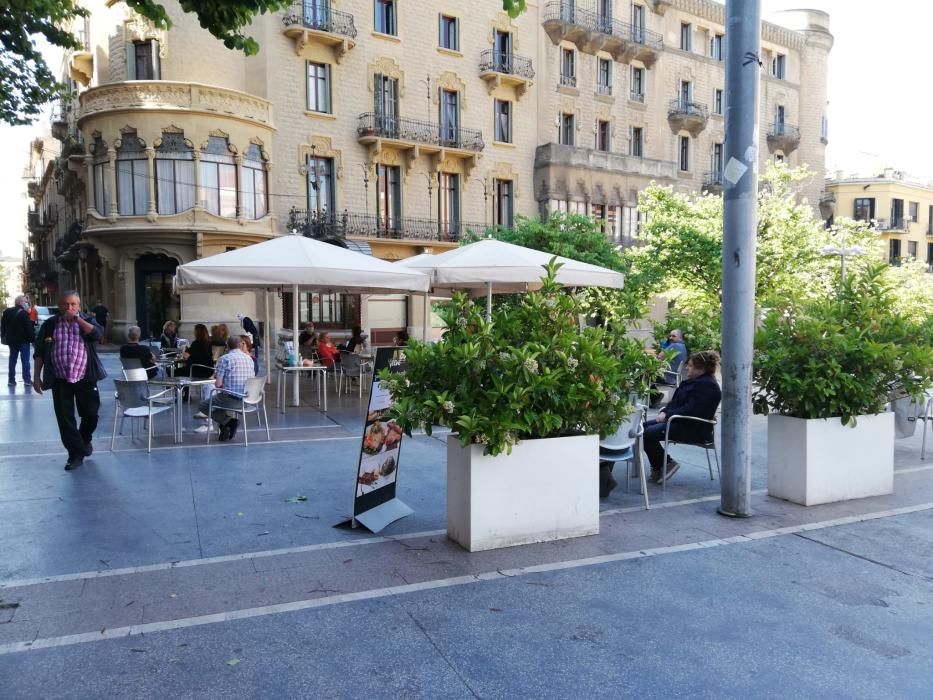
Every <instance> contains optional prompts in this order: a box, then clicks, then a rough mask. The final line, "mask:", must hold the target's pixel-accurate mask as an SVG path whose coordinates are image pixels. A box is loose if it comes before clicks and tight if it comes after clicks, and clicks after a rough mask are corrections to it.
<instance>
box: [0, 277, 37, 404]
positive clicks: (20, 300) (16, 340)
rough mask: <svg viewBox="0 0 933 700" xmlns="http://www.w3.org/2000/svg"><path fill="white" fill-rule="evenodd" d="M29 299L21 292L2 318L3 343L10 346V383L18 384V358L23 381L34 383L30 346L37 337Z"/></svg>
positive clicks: (0, 323) (11, 384)
mask: <svg viewBox="0 0 933 700" xmlns="http://www.w3.org/2000/svg"><path fill="white" fill-rule="evenodd" d="M28 302H29V300H28V299H27V298H26V295H25V294H20V295H19V296H18V297H16V299H15V300H14V301H13V306H11V307H10V308H9V309H6V310H5V311H4V312H3V317H2V319H0V336H2V341H3V344H4V345H6V346H8V347H9V348H10V378H9V382H8V384H9V385H10V386H16V359H17V358H20V360H21V362H22V365H23V367H22V373H23V383H24V384H26V386H29V385H30V384H32V376H31V372H30V366H29V346H30V345H31V344H32V341H33V340H35V339H36V327H35V324H33V322H32V321H30V320H29V311H28V310H27V307H28V306H29V303H28Z"/></svg>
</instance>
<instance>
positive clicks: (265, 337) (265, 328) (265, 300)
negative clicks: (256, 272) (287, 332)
mask: <svg viewBox="0 0 933 700" xmlns="http://www.w3.org/2000/svg"><path fill="white" fill-rule="evenodd" d="M269 297H270V294H269V290H268V289H263V290H262V304H263V318H264V319H265V323H263V324H262V354H263V359H264V360H265V361H266V362H265V364H266V383H271V382H272V347H271V346H270V345H269V336H270V334H271V331H270V328H269V324H270V323H271V322H272V319H271V318H270V316H271V315H272V314H271V313H270V312H269Z"/></svg>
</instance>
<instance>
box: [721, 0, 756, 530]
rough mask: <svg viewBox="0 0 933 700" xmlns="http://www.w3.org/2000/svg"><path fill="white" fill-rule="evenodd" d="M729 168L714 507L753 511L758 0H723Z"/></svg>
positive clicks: (738, 513)
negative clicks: (719, 474) (718, 482)
mask: <svg viewBox="0 0 933 700" xmlns="http://www.w3.org/2000/svg"><path fill="white" fill-rule="evenodd" d="M726 36H727V37H728V41H727V53H726V95H727V96H728V98H727V99H728V105H727V110H726V143H725V146H726V154H725V158H726V167H725V169H724V171H723V177H724V193H723V200H724V216H723V242H722V243H723V245H722V351H723V352H722V359H723V362H722V379H723V382H722V388H723V400H722V483H721V487H722V495H721V500H720V505H719V512H720V513H722V514H723V515H726V516H730V517H748V516H750V515H751V404H752V400H751V392H752V351H753V343H754V331H755V236H756V229H757V226H758V212H757V209H756V207H757V202H758V83H759V70H760V63H759V58H758V54H759V51H760V46H761V0H727V2H726Z"/></svg>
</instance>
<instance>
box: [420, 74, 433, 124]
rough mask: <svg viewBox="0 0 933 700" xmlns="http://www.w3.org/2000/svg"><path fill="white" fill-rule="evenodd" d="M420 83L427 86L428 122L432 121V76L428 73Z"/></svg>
mask: <svg viewBox="0 0 933 700" xmlns="http://www.w3.org/2000/svg"><path fill="white" fill-rule="evenodd" d="M418 82H419V83H423V84H424V86H425V95H426V96H427V99H428V121H431V74H430V73H428V74H427V75H426V76H424V78H422V79H421V80H419V81H418Z"/></svg>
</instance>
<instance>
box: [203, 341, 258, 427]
mask: <svg viewBox="0 0 933 700" xmlns="http://www.w3.org/2000/svg"><path fill="white" fill-rule="evenodd" d="M252 376H255V372H254V369H253V362H252V360H251V359H250V357H249V355H247V354H246V353H244V352H243V339H242V338H241V337H240V336H233V337H231V338H229V339H228V340H227V353H226V354H225V355H223V356H222V357H221V358H220V360H219V361H218V362H217V368H216V371H215V373H214V386H215V387H216V388H217V389H223V390H224V392H223V393H218V394H216V395H215V396H214V397H213V402H211V401H210V399H205V400H203V401H201V403H200V405H199V406H198V414H196V415H195V417H197V415H206V414H207V411H208V410H209V409H211V408H212V409H213V411H212V412H211V415H210V418H212V419H213V420H215V421H216V422H217V425H218V426H219V427H220V441H221V442H226V441H227V440H232V439H233V438H234V437H236V431H237V427H238V426H239V425H240V422H239V421H238V420H237V418H236V414H235V413H233V414H231V413H230V412H228V411H227V410H225V409H227V408H239V407H240V406H241V405H242V399H240V398H239V397H241V396H243V395H244V394H245V393H246V380H247V379H249V378H250V377H252ZM226 392H230V393H226ZM212 403H213V406H212V405H211V404H212ZM199 432H200V430H199Z"/></svg>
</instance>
